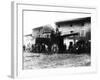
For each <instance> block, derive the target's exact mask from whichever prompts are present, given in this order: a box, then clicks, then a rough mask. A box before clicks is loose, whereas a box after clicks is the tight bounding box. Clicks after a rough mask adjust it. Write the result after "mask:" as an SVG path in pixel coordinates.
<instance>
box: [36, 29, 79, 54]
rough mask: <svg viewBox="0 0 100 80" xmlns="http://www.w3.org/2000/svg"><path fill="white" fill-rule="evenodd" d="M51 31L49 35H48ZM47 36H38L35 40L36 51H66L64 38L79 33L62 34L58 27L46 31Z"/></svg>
mask: <svg viewBox="0 0 100 80" xmlns="http://www.w3.org/2000/svg"><path fill="white" fill-rule="evenodd" d="M48 33H49V35H48ZM43 34H45V37H43V36H42V37H41V36H39V37H37V38H36V40H35V51H36V52H39V53H41V52H51V53H59V52H61V53H62V52H66V45H65V44H64V39H65V38H67V37H69V36H75V35H78V33H70V34H65V35H61V32H60V31H59V30H58V29H56V31H54V30H53V31H51V32H44V33H43Z"/></svg>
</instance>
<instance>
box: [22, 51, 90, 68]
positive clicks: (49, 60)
mask: <svg viewBox="0 0 100 80" xmlns="http://www.w3.org/2000/svg"><path fill="white" fill-rule="evenodd" d="M90 65H91V56H90V55H88V54H85V53H84V54H68V53H67V54H52V55H47V54H42V53H40V54H38V53H27V52H25V53H24V69H36V68H38V69H41V68H58V67H59V68H60V67H78V66H90Z"/></svg>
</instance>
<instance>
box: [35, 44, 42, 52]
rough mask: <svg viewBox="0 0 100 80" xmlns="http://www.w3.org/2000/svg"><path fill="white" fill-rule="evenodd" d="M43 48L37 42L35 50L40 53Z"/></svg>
mask: <svg viewBox="0 0 100 80" xmlns="http://www.w3.org/2000/svg"><path fill="white" fill-rule="evenodd" d="M41 50H42V46H41V45H40V44H36V46H35V51H36V52H37V53H40V52H41Z"/></svg>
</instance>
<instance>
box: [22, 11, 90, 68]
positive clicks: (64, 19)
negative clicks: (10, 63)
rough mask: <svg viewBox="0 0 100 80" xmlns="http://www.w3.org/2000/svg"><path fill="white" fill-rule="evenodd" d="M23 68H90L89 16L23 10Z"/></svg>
mask: <svg viewBox="0 0 100 80" xmlns="http://www.w3.org/2000/svg"><path fill="white" fill-rule="evenodd" d="M22 36H23V46H22V47H23V56H22V57H23V69H25V70H26V69H46V68H68V67H89V66H91V14H89V13H83V12H82V13H78V12H60V11H59V12H57V11H44V10H24V11H23V35H22Z"/></svg>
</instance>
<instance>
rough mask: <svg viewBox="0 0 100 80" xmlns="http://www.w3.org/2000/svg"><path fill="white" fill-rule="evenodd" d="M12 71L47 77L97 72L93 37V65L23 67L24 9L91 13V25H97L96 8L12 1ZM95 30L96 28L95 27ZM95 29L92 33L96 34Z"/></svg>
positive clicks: (19, 73) (26, 75)
mask: <svg viewBox="0 0 100 80" xmlns="http://www.w3.org/2000/svg"><path fill="white" fill-rule="evenodd" d="M11 7H12V10H11V13H12V18H11V19H12V20H11V22H12V23H11V24H12V54H11V55H12V56H11V58H12V62H11V63H12V65H11V66H12V71H11V76H12V77H13V78H16V77H43V76H44V77H45V76H51V75H52V76H53V75H65V74H70V73H71V74H72V73H86V72H89V73H90V72H96V69H97V68H96V50H95V48H93V46H95V45H96V44H95V40H94V39H93V37H92V39H91V40H92V44H91V46H92V51H91V66H90V67H76V68H72V67H71V68H66V69H65V68H57V69H39V70H23V69H22V62H23V61H22V43H23V42H22V40H23V36H22V33H23V11H24V10H40V11H41V10H44V11H50V12H51V11H56V12H71V13H72V12H73V13H84V14H91V27H95V26H96V8H86V7H72V6H55V5H39V4H25V3H16V2H12V6H11ZM94 30H95V29H94ZM94 30H93V29H91V34H92V36H94V33H93V32H94Z"/></svg>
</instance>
